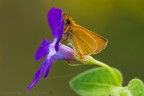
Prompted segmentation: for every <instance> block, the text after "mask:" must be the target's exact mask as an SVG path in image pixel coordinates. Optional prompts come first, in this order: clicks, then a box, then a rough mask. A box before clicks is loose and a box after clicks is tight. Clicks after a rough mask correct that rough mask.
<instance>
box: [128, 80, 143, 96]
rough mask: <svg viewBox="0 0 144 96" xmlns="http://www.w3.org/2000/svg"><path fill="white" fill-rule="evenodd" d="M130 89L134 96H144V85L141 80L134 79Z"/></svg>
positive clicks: (130, 83) (129, 86)
mask: <svg viewBox="0 0 144 96" xmlns="http://www.w3.org/2000/svg"><path fill="white" fill-rule="evenodd" d="M128 89H129V90H130V91H131V94H132V96H144V85H143V82H142V81H141V80H140V79H132V80H131V81H130V82H129V85H128Z"/></svg>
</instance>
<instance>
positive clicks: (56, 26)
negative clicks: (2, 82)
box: [48, 8, 64, 51]
mask: <svg viewBox="0 0 144 96" xmlns="http://www.w3.org/2000/svg"><path fill="white" fill-rule="evenodd" d="M48 23H49V26H50V28H51V31H52V35H53V37H54V38H55V40H56V43H55V49H56V51H57V50H58V46H59V42H60V40H61V37H62V34H63V31H64V18H63V12H62V10H61V9H58V8H51V9H50V10H49V12H48Z"/></svg>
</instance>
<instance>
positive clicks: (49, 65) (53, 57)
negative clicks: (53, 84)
mask: <svg viewBox="0 0 144 96" xmlns="http://www.w3.org/2000/svg"><path fill="white" fill-rule="evenodd" d="M55 60H56V59H55V55H53V56H51V57H50V58H49V62H48V63H49V64H47V66H46V67H45V69H46V70H45V74H44V77H43V78H46V77H47V76H48V73H49V71H50V68H51V65H52V64H53V62H54V61H55Z"/></svg>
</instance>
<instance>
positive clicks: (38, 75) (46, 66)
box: [27, 56, 55, 90]
mask: <svg viewBox="0 0 144 96" xmlns="http://www.w3.org/2000/svg"><path fill="white" fill-rule="evenodd" d="M54 60H55V57H54V56H51V57H49V58H47V59H46V60H45V61H44V62H43V63H42V65H41V67H40V68H39V69H38V71H37V72H36V73H35V76H34V79H33V81H32V82H31V84H30V85H29V86H28V88H27V89H28V90H30V89H31V88H32V87H34V86H35V84H36V83H37V82H38V81H39V79H40V78H41V76H42V75H43V74H45V75H48V72H49V70H50V68H51V65H52V63H53V62H54ZM44 72H46V73H44Z"/></svg>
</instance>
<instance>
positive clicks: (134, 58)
mask: <svg viewBox="0 0 144 96" xmlns="http://www.w3.org/2000/svg"><path fill="white" fill-rule="evenodd" d="M51 7H58V8H61V9H62V10H63V11H64V12H65V13H67V14H68V15H70V16H71V17H73V19H74V20H75V21H76V22H77V23H78V24H79V25H81V26H83V27H85V28H88V29H90V30H92V31H94V32H96V33H97V34H100V35H102V36H103V37H105V38H107V39H108V40H109V43H108V46H107V48H106V49H105V50H104V51H102V52H101V53H100V54H97V55H94V57H95V58H96V59H97V60H100V61H102V62H105V63H107V64H108V65H110V66H113V67H116V68H118V69H119V70H120V71H121V72H122V73H123V76H124V85H126V84H127V83H128V82H129V80H130V79H132V78H135V77H137V78H140V79H142V80H144V74H143V73H144V70H143V68H144V1H143V0H0V96H78V95H77V94H75V93H74V92H73V90H71V88H70V87H69V83H68V82H69V80H70V79H71V78H73V77H74V76H76V75H78V74H79V73H81V72H83V71H84V70H88V69H90V68H94V67H96V66H78V67H71V66H69V65H67V64H66V62H64V61H56V62H55V63H54V64H53V66H52V68H51V71H50V74H49V76H48V78H47V79H44V80H40V82H38V84H37V85H36V86H35V87H34V88H33V89H32V90H31V91H29V92H26V87H27V86H28V84H29V83H30V82H31V80H32V79H33V75H34V73H35V72H36V70H37V69H38V67H39V66H40V65H41V63H42V60H41V61H38V62H37V61H35V60H34V54H35V52H36V50H37V48H38V47H39V45H40V43H41V41H42V40H43V39H44V38H47V39H49V40H52V36H51V32H50V29H49V26H48V24H47V16H46V15H47V11H48V10H49V9H50V8H51Z"/></svg>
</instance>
